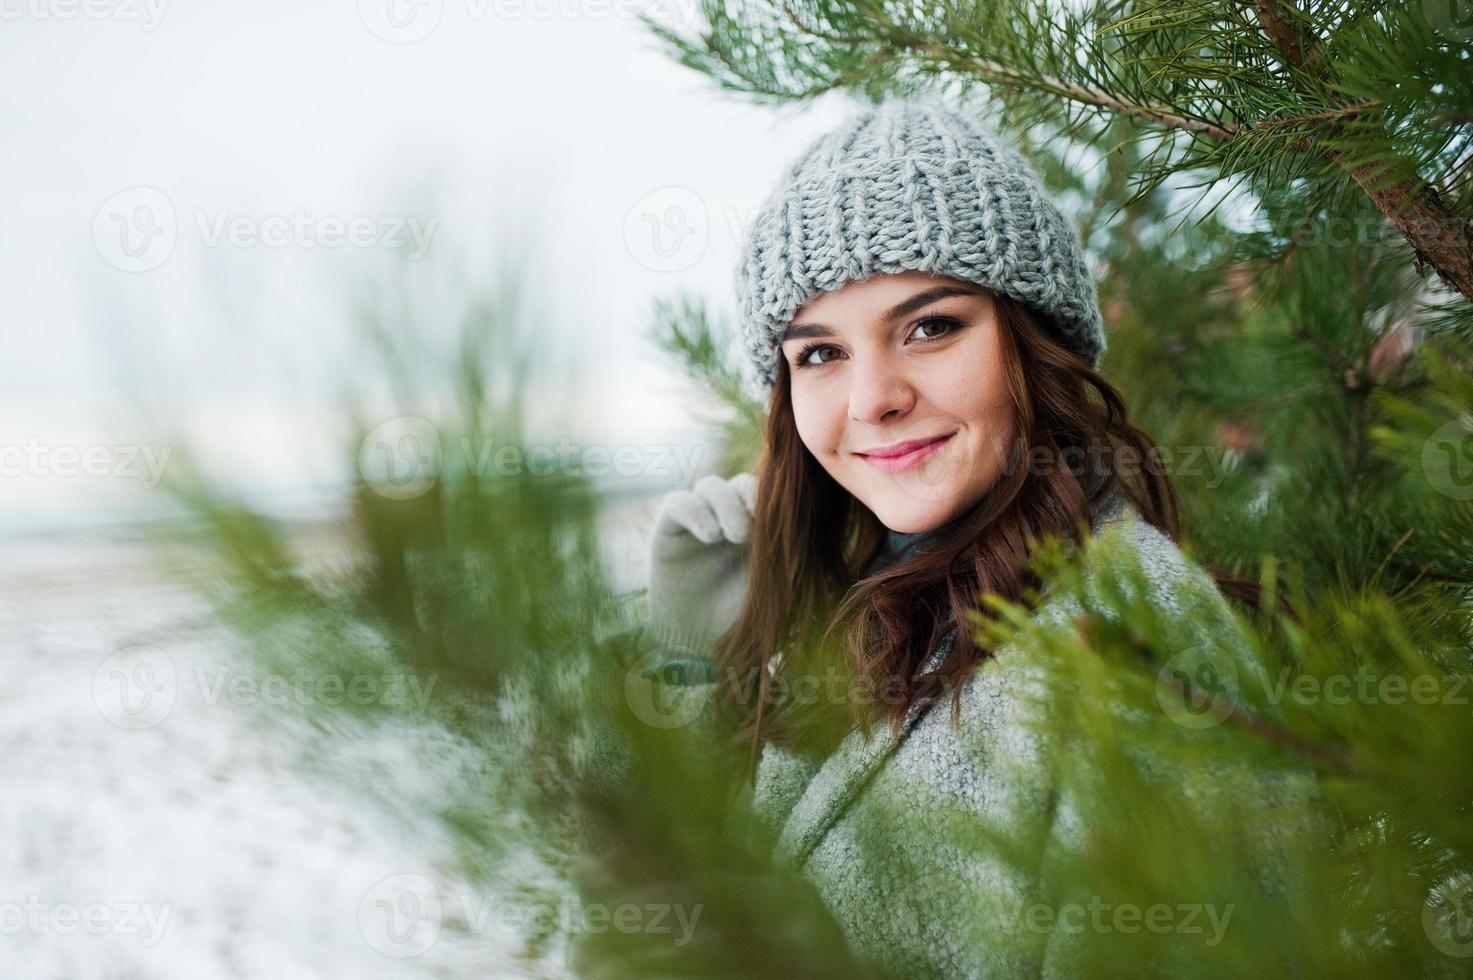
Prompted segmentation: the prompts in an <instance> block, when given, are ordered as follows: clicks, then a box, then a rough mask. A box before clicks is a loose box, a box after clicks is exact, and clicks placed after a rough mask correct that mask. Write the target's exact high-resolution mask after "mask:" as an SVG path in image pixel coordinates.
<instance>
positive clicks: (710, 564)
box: [649, 473, 757, 657]
mask: <svg viewBox="0 0 1473 980" xmlns="http://www.w3.org/2000/svg"><path fill="white" fill-rule="evenodd" d="M756 500H757V478H756V477H755V476H754V475H752V474H751V473H739V474H737V475H736V476H734V477H732V478H731V479H730V480H727V479H723V478H722V477H719V476H705V477H702V478H701V479H699V480H697V481H696V483H695V486H693V487H692V488H691V489H689V490H676V491H673V492H672V493H669V494H667V495H666V496H665V499H664V500H662V501H661V502H660V507H659V510H658V511H657V512H656V514H655V528H654V536H653V538H652V539H651V542H650V589H649V602H650V621H651V622H650V625H651V627H652V628H653V631H654V633H655V635H656V636H657V637H659V638H660V639H661V640H662V642H665V643H667V644H668V645H670V646H671V647H672V648H675V649H674V650H672V652H674V653H680V652H686V653H691V654H695V655H696V656H700V657H704V656H709V655H710V654H711V652H712V648H713V647H714V645H715V642H716V641H717V640H718V639H720V637H721V634H723V633H725V632H726V631H727V630H728V629H730V628H731V625H732V624H733V623H735V622H736V618H737V615H738V614H739V613H740V612H741V609H742V602H743V601H744V600H745V598H746V595H747V569H748V558H749V554H750V544H749V540H748V539H749V536H750V535H751V531H752V513H753V511H754V510H755V509H756ZM680 648H684V649H683V651H682V650H681V649H680Z"/></svg>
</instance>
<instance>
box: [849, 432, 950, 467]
mask: <svg viewBox="0 0 1473 980" xmlns="http://www.w3.org/2000/svg"><path fill="white" fill-rule="evenodd" d="M954 435H956V433H955V432H950V433H947V434H946V435H944V436H940V437H939V438H936V439H932V440H930V441H928V442H923V443H921V444H920V445H918V446H913V447H912V448H910V449H907V450H906V451H904V452H902V453H900V454H899V455H894V456H872V455H869V454H867V453H856V454H855V455H857V456H858V457H859V458H860V459H862V460H864V461H865V462H866V463H868V464H870V465H871V466H873V467H875V468H876V469H879V470H883V471H884V472H886V473H899V472H901V471H903V470H908V469H911V468H913V467H916V466H919V465H920V464H921V463H922V462H923V461H924V460H925V459H926V458H927V457H928V456H930V455H931V454H932V453H934V452H936V451H937V450H939V449H940V448H941V447H942V446H944V445H946V443H948V442H949V441H951V437H952V436H954Z"/></svg>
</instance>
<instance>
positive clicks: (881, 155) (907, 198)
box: [736, 98, 1105, 397]
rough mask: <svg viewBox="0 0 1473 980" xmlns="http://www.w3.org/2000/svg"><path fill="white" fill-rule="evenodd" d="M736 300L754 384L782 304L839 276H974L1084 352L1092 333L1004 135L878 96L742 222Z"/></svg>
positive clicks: (1071, 271)
mask: <svg viewBox="0 0 1473 980" xmlns="http://www.w3.org/2000/svg"><path fill="white" fill-rule="evenodd" d="M751 229H752V230H751V233H750V235H749V236H748V238H747V241H746V243H745V246H744V249H743V254H742V257H741V261H740V263H739V266H738V269H737V277H736V278H737V308H738V310H739V312H740V316H741V330H742V343H743V346H744V348H745V350H746V352H747V355H748V358H749V361H750V365H749V366H750V368H751V369H752V370H751V373H750V374H749V376H748V377H747V379H746V380H747V384H748V387H749V388H750V389H751V391H752V392H753V394H755V395H758V396H759V397H765V395H766V394H767V393H768V392H770V391H771V389H772V385H773V383H774V382H775V381H776V380H777V376H778V359H779V357H780V353H779V343H778V342H779V340H780V338H781V337H782V332H783V331H784V330H785V329H787V326H788V324H789V323H791V322H792V319H793V315H794V314H795V313H797V312H798V310H799V309H800V308H802V307H803V306H804V305H805V304H807V303H808V302H810V301H811V300H813V299H814V298H815V297H817V296H819V295H820V294H822V293H825V292H829V291H831V290H835V289H838V288H839V287H840V286H842V285H844V284H845V283H846V282H849V281H851V280H863V279H868V278H869V277H871V276H874V275H882V274H891V273H898V272H909V271H918V272H929V273H932V274H934V275H942V276H950V277H952V278H955V279H961V280H964V281H966V282H973V283H977V284H978V285H981V286H984V287H986V288H987V289H990V290H992V291H993V292H995V293H1002V294H1005V295H1007V296H1009V297H1010V298H1012V299H1014V300H1017V301H1018V302H1019V303H1020V304H1022V305H1023V306H1024V307H1026V308H1027V309H1029V310H1030V311H1031V312H1033V313H1035V314H1038V315H1040V316H1041V318H1042V319H1043V321H1044V322H1045V324H1046V325H1047V326H1048V327H1049V328H1050V329H1052V330H1053V331H1054V333H1055V335H1056V336H1057V337H1058V338H1059V339H1060V340H1061V341H1062V342H1063V343H1065V344H1066V345H1067V346H1068V347H1069V348H1070V349H1072V350H1074V351H1076V352H1077V353H1078V354H1080V355H1081V356H1082V357H1083V358H1084V359H1085V360H1087V361H1089V362H1090V363H1091V364H1098V362H1099V358H1100V355H1101V354H1102V353H1103V352H1104V349H1105V333H1104V328H1103V326H1102V324H1101V322H1100V309H1099V304H1098V301H1097V299H1096V294H1095V282H1094V278H1093V276H1092V275H1091V274H1090V270H1089V267H1088V265H1087V264H1086V263H1085V260H1084V252H1083V249H1082V248H1081V246H1080V243H1079V235H1078V233H1077V232H1075V230H1074V228H1073V227H1072V226H1071V225H1070V223H1069V221H1068V219H1066V218H1065V217H1064V215H1063V214H1062V213H1061V212H1060V211H1059V209H1058V208H1057V207H1056V206H1055V205H1054V203H1053V202H1052V201H1051V200H1050V199H1049V196H1048V193H1047V192H1046V191H1045V190H1044V187H1043V183H1042V182H1041V181H1040V180H1039V179H1038V176H1037V174H1036V173H1034V171H1033V168H1032V167H1030V166H1029V165H1028V162H1027V161H1026V160H1024V159H1023V157H1022V155H1021V154H1019V153H1018V151H1017V150H1015V149H1014V148H1013V147H1011V146H1009V145H1008V144H1007V143H1005V142H1003V141H1002V140H1001V139H999V138H998V136H997V135H996V134H994V133H993V132H991V131H989V130H987V129H986V128H984V127H983V126H982V125H980V124H979V123H977V122H976V121H974V120H973V119H971V118H969V117H967V116H966V115H964V114H962V113H960V112H956V111H953V110H950V109H946V108H943V107H941V106H940V105H938V104H936V103H935V102H932V101H929V100H927V99H924V98H912V99H905V98H892V99H891V100H890V101H888V102H885V103H883V104H881V105H879V106H875V107H871V108H868V109H865V110H863V111H861V112H860V113H858V114H857V115H856V116H854V117H853V118H851V119H850V120H848V121H847V122H845V123H844V124H842V125H841V126H839V127H838V128H837V129H835V130H833V131H832V132H830V133H828V134H826V135H824V136H822V137H820V138H819V139H818V140H817V141H815V142H814V143H813V144H812V145H811V146H810V147H809V148H808V149H807V150H805V151H804V152H803V153H802V155H800V156H799V157H798V159H797V161H796V162H795V163H793V164H792V166H791V167H789V168H788V170H787V171H786V173H784V175H783V177H782V179H781V181H780V182H779V183H778V186H777V187H776V188H774V190H773V191H772V193H771V195H770V196H769V197H768V199H767V201H766V202H765V203H764V204H763V206H762V208H761V210H760V211H759V212H758V214H757V217H756V220H755V221H753V223H752V226H751Z"/></svg>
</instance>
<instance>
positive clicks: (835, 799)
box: [776, 498, 1129, 868]
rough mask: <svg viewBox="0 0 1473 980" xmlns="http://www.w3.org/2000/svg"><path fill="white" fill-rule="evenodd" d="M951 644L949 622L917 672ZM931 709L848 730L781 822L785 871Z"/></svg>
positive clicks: (1123, 508) (941, 658)
mask: <svg viewBox="0 0 1473 980" xmlns="http://www.w3.org/2000/svg"><path fill="white" fill-rule="evenodd" d="M1128 513H1129V507H1128V506H1127V505H1126V504H1125V502H1124V501H1123V500H1121V499H1119V498H1115V499H1112V500H1110V501H1108V502H1107V503H1106V504H1105V505H1104V506H1102V507H1101V508H1100V509H1099V510H1098V511H1097V512H1096V514H1095V518H1094V521H1093V522H1092V523H1093V524H1094V529H1095V531H1096V532H1098V531H1100V530H1102V529H1103V527H1104V526H1105V525H1108V524H1112V523H1115V522H1117V521H1121V520H1123V519H1124V518H1125V517H1126V515H1127V514H1128ZM955 641H956V625H955V624H954V623H953V624H952V626H951V628H950V629H949V630H948V631H947V633H946V634H945V636H943V637H942V640H941V642H940V643H939V644H937V646H936V650H935V652H934V653H932V654H931V656H930V658H929V659H928V660H927V661H926V663H925V664H924V665H923V667H922V668H921V673H926V672H929V671H932V670H935V669H936V668H937V667H939V666H941V664H942V663H943V662H945V660H946V658H947V657H948V656H949V655H950V654H951V650H952V647H953V645H954V644H955ZM943 700H944V699H943ZM935 704H936V702H932V703H930V704H922V705H913V706H912V707H911V709H910V711H909V712H908V713H907V714H906V716H905V720H904V722H903V723H902V724H901V725H900V727H899V729H898V731H897V730H896V729H895V727H894V726H892V725H890V724H888V723H886V724H882V725H879V726H876V728H875V730H874V731H873V732H872V734H871V735H869V736H868V737H866V736H865V734H864V733H863V732H861V731H853V732H850V733H849V734H848V735H847V736H845V738H844V739H843V740H842V741H841V742H840V743H839V746H838V748H837V749H835V750H834V752H833V754H832V755H830V756H829V757H828V758H827V759H825V760H824V762H823V764H822V765H821V766H820V767H819V769H818V772H817V773H815V774H814V776H813V778H812V779H811V780H809V782H808V785H807V786H806V787H805V788H804V790H803V793H802V795H801V796H800V797H799V798H798V802H797V803H796V804H795V805H794V807H793V809H792V810H791V811H790V812H789V814H788V817H787V819H786V820H785V821H784V822H783V824H782V828H781V830H780V831H779V832H778V838H777V847H776V854H777V857H778V859H779V860H780V861H782V862H784V863H786V864H788V865H789V866H790V867H793V868H798V867H801V866H802V864H803V862H804V861H806V860H808V855H810V854H812V853H813V849H814V848H815V847H817V846H818V844H819V842H820V841H822V840H823V837H824V835H825V834H827V833H828V831H829V828H830V827H832V826H833V825H834V823H835V821H837V820H838V819H839V817H840V816H842V815H843V813H844V811H845V809H846V808H847V807H848V806H849V804H850V802H852V801H853V800H854V798H855V797H856V796H858V795H859V793H860V792H861V791H862V790H863V789H864V787H865V786H866V785H868V783H869V781H870V778H871V777H872V776H873V775H874V774H875V772H876V771H877V770H878V769H879V767H880V766H882V765H884V764H885V762H886V761H888V760H889V758H890V757H891V756H892V755H894V754H895V751H896V749H898V748H899V747H900V745H901V743H902V742H904V741H905V739H906V738H907V737H909V735H910V733H911V732H912V731H913V730H914V729H915V726H916V724H917V723H918V722H919V721H920V720H921V718H923V717H924V716H925V714H926V713H927V712H928V711H929V710H931V708H933V707H935Z"/></svg>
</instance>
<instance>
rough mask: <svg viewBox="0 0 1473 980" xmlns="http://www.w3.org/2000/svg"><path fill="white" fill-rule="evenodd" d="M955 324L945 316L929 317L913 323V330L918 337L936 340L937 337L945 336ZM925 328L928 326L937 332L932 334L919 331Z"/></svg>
mask: <svg viewBox="0 0 1473 980" xmlns="http://www.w3.org/2000/svg"><path fill="white" fill-rule="evenodd" d="M955 326H956V321H955V320H950V319H947V318H946V317H930V318H928V319H925V320H922V321H921V322H920V323H917V324H916V325H915V332H916V333H917V334H919V339H921V340H936V339H937V338H939V337H944V336H946V334H947V333H948V332H950V331H951V330H952V329H953V328H954V327H955ZM927 328H930V329H932V330H935V331H937V332H936V333H932V334H926V333H921V331H924V330H926V329H927Z"/></svg>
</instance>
